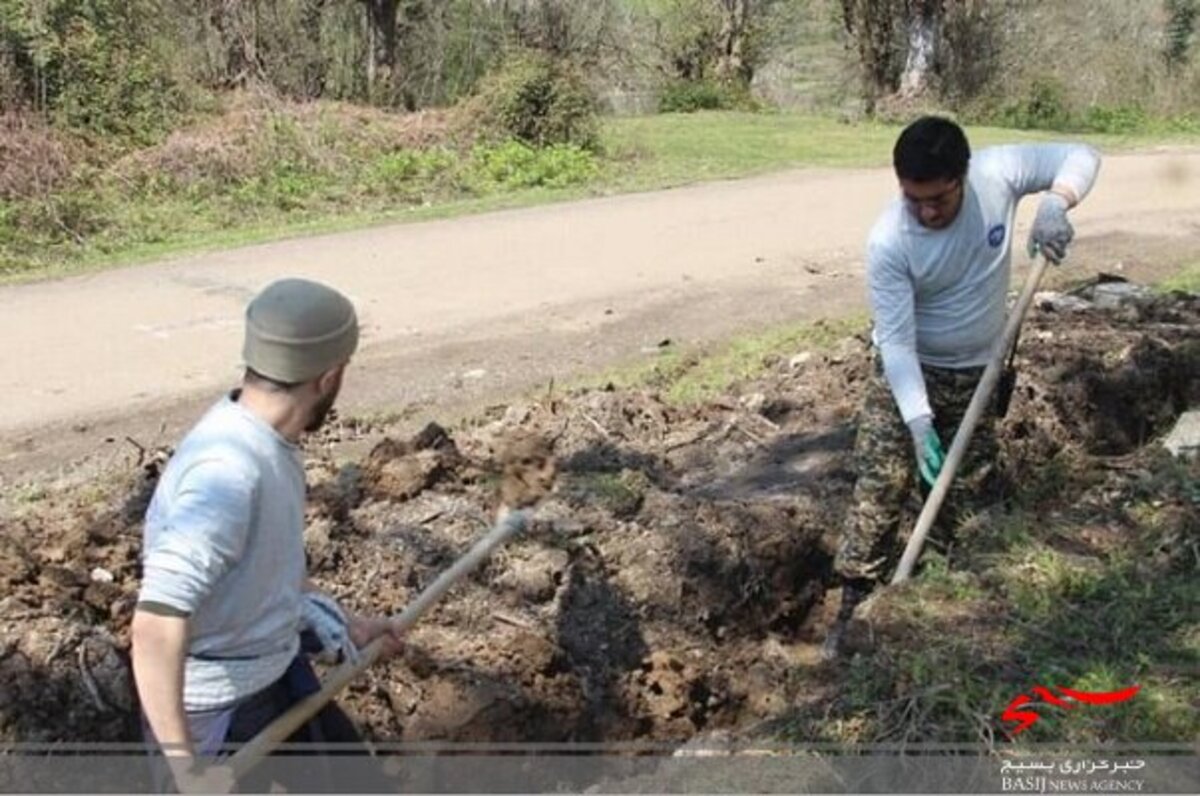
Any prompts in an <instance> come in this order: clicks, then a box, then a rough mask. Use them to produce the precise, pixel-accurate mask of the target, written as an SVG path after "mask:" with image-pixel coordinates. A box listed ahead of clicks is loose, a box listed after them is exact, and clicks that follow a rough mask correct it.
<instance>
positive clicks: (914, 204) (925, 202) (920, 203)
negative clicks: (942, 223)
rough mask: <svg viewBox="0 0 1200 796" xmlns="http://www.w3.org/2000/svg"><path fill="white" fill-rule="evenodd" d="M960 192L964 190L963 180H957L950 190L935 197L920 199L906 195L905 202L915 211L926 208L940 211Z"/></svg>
mask: <svg viewBox="0 0 1200 796" xmlns="http://www.w3.org/2000/svg"><path fill="white" fill-rule="evenodd" d="M960 190H962V180H955V181H954V184H953V185H951V186H950V187H949V188H947V189H946V190H944V191H942V192H941V193H939V194H935V195H933V196H923V197H920V198H918V197H916V196H911V195H909V194H908V193H905V194H904V201H905V202H906V203H907V204H908V206H909V207H911V208H913V209H914V210H920V209H922V208H925V207H928V208H931V209H934V210H938V209H941V208H942V207H945V206H946V205H948V204H949V203H950V201H951V200H952V199H953V198H954V195H955V194H956V193H958V191H960Z"/></svg>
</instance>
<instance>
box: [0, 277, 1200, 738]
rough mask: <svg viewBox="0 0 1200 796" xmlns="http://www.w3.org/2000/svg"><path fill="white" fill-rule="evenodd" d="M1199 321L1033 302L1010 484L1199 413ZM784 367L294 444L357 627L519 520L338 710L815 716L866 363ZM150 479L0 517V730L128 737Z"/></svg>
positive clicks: (386, 734)
mask: <svg viewBox="0 0 1200 796" xmlns="http://www.w3.org/2000/svg"><path fill="white" fill-rule="evenodd" d="M1198 329H1200V306H1198V305H1197V300H1196V299H1195V298H1189V297H1178V296H1177V297H1171V298H1164V299H1161V300H1155V301H1153V302H1148V303H1145V304H1144V305H1138V306H1137V307H1136V308H1134V309H1132V310H1131V309H1129V308H1124V309H1121V310H1119V311H1100V310H1087V311H1084V312H1079V313H1075V314H1064V313H1055V312H1049V311H1041V310H1038V311H1035V312H1034V313H1033V314H1032V316H1031V318H1030V320H1029V321H1028V324H1027V327H1026V330H1025V334H1024V338H1023V343H1022V346H1021V354H1020V361H1021V365H1022V371H1021V378H1020V381H1019V385H1018V391H1017V395H1016V397H1015V398H1014V400H1013V407H1012V411H1011V413H1010V416H1009V417H1008V419H1007V420H1006V421H1005V423H1004V433H1003V438H1004V444H1005V450H1006V456H1007V457H1008V459H1009V460H1010V461H1011V462H1012V464H1013V466H1016V467H1025V468H1036V467H1039V466H1042V465H1043V464H1044V462H1045V461H1046V460H1047V458H1048V457H1050V456H1053V455H1054V454H1055V453H1057V452H1062V451H1067V450H1069V451H1075V452H1078V453H1079V454H1080V455H1098V454H1107V453H1111V452H1123V451H1126V450H1132V449H1136V448H1137V447H1138V446H1140V445H1143V444H1146V443H1147V442H1149V441H1150V440H1152V439H1153V437H1154V436H1155V435H1158V434H1160V433H1162V432H1163V431H1165V430H1166V428H1167V426H1168V425H1169V423H1170V421H1171V419H1172V418H1173V417H1174V416H1175V415H1177V414H1178V413H1179V412H1180V411H1181V410H1182V409H1183V408H1185V407H1186V406H1188V405H1195V404H1196V403H1197V402H1198V401H1197V399H1198V397H1200V396H1198V395H1197V390H1198V389H1200V388H1198V385H1197V378H1198V376H1197V374H1198V373H1200V369H1198V368H1197V367H1196V361H1195V357H1196V351H1197V345H1198V344H1200V331H1197V330H1198ZM794 354H795V355H787V356H782V357H780V358H779V359H778V360H777V361H774V362H772V363H769V366H768V367H767V369H766V371H765V372H764V373H763V375H762V376H761V377H759V378H756V379H754V380H751V381H749V382H746V383H742V384H739V385H736V386H734V387H733V388H731V389H730V390H729V391H728V392H727V394H725V395H723V396H721V397H719V398H717V399H714V400H710V401H706V402H704V403H701V404H698V405H692V406H680V405H675V404H672V403H670V402H668V401H667V400H665V399H664V398H663V397H662V396H661V395H660V394H658V393H656V392H654V391H653V390H623V391H618V390H615V389H599V390H581V391H576V392H571V393H568V394H563V395H549V396H546V397H545V398H542V399H540V400H536V401H527V402H522V403H518V404H515V405H512V406H509V407H504V408H498V409H496V410H494V411H492V412H489V413H486V414H484V415H482V416H480V417H478V418H476V419H474V420H473V421H471V422H470V423H467V424H465V425H464V427H462V428H460V429H456V430H455V431H454V433H453V434H452V433H451V432H450V431H447V430H446V429H444V428H441V427H438V426H434V425H431V426H429V427H428V428H426V429H425V430H424V431H422V432H421V433H420V434H418V435H416V437H414V438H412V439H408V440H395V439H387V440H384V441H383V442H380V443H379V444H378V445H376V447H375V448H374V449H373V450H372V451H371V453H370V454H369V455H367V456H366V457H365V458H364V459H363V460H362V461H361V462H350V463H346V462H342V461H339V460H338V459H337V450H338V449H337V447H336V446H332V447H331V446H329V445H326V444H325V442H326V439H325V438H319V439H317V440H315V441H314V442H313V443H312V444H311V446H310V447H311V450H310V452H309V453H310V462H309V468H308V473H309V479H310V488H311V490H312V496H313V499H312V501H310V506H309V512H308V530H307V533H306V542H307V545H308V551H309V556H310V572H311V573H312V575H313V576H314V579H315V580H316V581H317V582H318V584H319V585H321V586H322V587H324V588H325V589H327V590H328V591H329V592H331V593H332V594H334V595H335V596H337V597H338V598H339V599H341V600H342V601H343V602H344V603H345V604H346V605H347V606H348V607H351V608H353V609H354V610H357V611H363V612H377V613H386V614H392V613H396V612H398V611H399V610H400V609H401V608H402V607H403V606H404V605H405V604H406V602H407V601H409V600H410V599H412V598H413V597H414V596H415V595H416V594H417V593H418V592H419V591H420V589H421V588H423V587H424V586H426V585H428V584H429V583H430V582H431V581H432V580H433V579H434V578H435V577H436V576H437V575H438V574H439V573H440V572H441V571H442V570H444V569H445V568H446V567H447V566H449V565H450V564H451V563H452V562H453V561H454V560H455V559H456V558H457V557H458V556H459V555H461V554H462V553H464V552H465V551H466V550H467V549H468V548H469V546H470V545H471V543H472V542H473V541H475V540H476V539H477V538H478V537H479V536H480V534H482V533H483V532H485V531H486V529H487V528H488V527H489V526H490V524H491V522H492V519H493V512H494V509H495V508H496V506H497V505H498V503H499V502H501V498H502V499H503V501H504V502H506V503H509V504H510V505H512V506H519V505H522V504H523V503H527V502H529V501H530V500H535V499H536V500H537V501H538V502H537V508H536V511H535V513H534V514H533V520H532V522H531V523H530V527H529V529H528V531H527V532H526V533H525V534H524V535H523V536H521V537H519V538H517V539H515V540H514V541H512V542H511V543H509V544H508V545H507V546H506V547H504V548H502V549H501V550H499V551H498V552H497V553H496V554H495V555H494V556H493V557H492V559H491V560H490V561H489V562H488V563H487V564H486V565H485V566H484V567H483V568H481V569H480V570H479V571H477V572H476V573H475V575H473V576H472V577H470V578H469V579H467V580H466V581H465V582H463V583H461V584H459V585H458V586H457V587H456V588H455V589H454V591H453V592H452V593H451V594H450V595H449V596H448V597H447V598H446V599H445V600H444V601H443V602H442V603H441V604H440V605H439V606H438V607H436V608H435V609H434V610H432V611H431V612H430V614H428V615H427V617H426V619H425V620H423V622H422V623H421V624H420V625H419V626H418V627H417V628H415V629H414V631H413V632H412V634H411V636H410V640H409V644H408V647H407V650H406V652H405V653H404V654H403V655H401V656H400V657H399V658H398V659H396V660H394V661H392V662H389V663H387V664H385V665H381V666H379V667H377V668H376V669H375V670H373V671H372V672H371V673H370V674H369V675H368V676H366V677H364V678H363V679H362V680H361V681H360V682H358V683H356V684H354V685H353V686H352V687H351V688H350V689H349V690H348V692H347V693H346V695H345V697H344V698H343V700H342V702H343V704H344V705H346V706H347V707H348V708H349V709H350V710H351V711H352V712H353V713H354V714H355V715H356V716H357V717H358V718H359V720H360V721H361V723H362V724H363V725H364V727H365V728H366V729H367V730H368V732H369V734H370V735H372V736H374V737H376V738H386V739H389V740H405V741H415V740H476V741H478V740H491V741H505V740H511V741H516V740H522V741H574V740H593V741H594V740H622V739H645V738H651V739H662V740H678V741H683V740H686V739H687V738H689V737H692V736H694V735H696V734H697V733H711V732H714V731H734V732H738V731H744V730H745V729H746V728H748V727H752V726H757V725H758V723H760V722H762V721H764V720H769V719H771V718H773V717H777V716H779V715H781V714H783V713H785V712H786V711H787V710H788V708H789V707H790V706H792V705H794V704H795V703H797V702H800V701H805V702H811V701H812V700H814V699H820V698H821V694H822V693H823V689H832V688H833V687H834V686H835V684H836V682H837V681H836V677H837V672H836V671H835V670H834V669H831V668H829V667H826V666H824V665H823V664H821V663H819V661H818V656H817V650H818V645H819V643H820V642H821V640H822V639H823V637H824V630H825V628H826V627H827V626H828V623H829V622H830V621H831V619H832V611H833V610H835V609H836V605H835V604H834V603H835V600H834V599H833V598H832V596H831V594H829V590H830V588H831V586H832V585H833V584H834V578H833V576H832V573H831V563H832V553H833V550H834V549H835V544H836V540H837V537H838V534H839V531H840V528H841V526H842V524H843V522H844V520H845V515H846V512H847V511H848V510H849V508H850V507H849V505H848V504H849V500H850V493H851V488H852V485H853V478H854V474H853V463H852V461H851V456H850V452H851V448H852V445H853V437H854V416H855V412H856V409H857V405H858V402H859V400H860V396H861V393H862V387H863V384H864V382H865V380H866V377H867V375H868V373H869V372H870V368H871V367H872V362H871V354H870V351H869V349H868V347H867V345H866V343H865V342H864V341H863V340H861V339H857V338H856V339H852V340H847V341H845V342H844V343H843V344H842V345H841V346H839V347H837V348H836V349H835V350H833V351H826V352H794ZM550 439H553V440H554V446H553V447H554V456H553V457H551V456H550V454H549V449H548V447H547V446H546V442H545V441H546V440H550ZM512 440H524V442H521V443H520V444H517V445H513V444H511V441H512ZM538 440H540V441H538ZM514 465H516V469H514ZM555 465H556V466H555ZM506 468H507V472H508V474H509V476H510V478H506V477H505V472H506ZM556 469H557V475H558V487H557V489H556V490H555V491H554V492H552V493H550V494H543V492H545V490H546V488H547V487H548V486H549V484H550V482H551V481H552V480H553V477H554V475H555V470H556ZM517 471H519V472H521V473H523V474H524V475H522V477H520V478H518V479H515V480H512V479H511V476H512V475H513V473H514V472H517ZM149 484H152V478H148V477H147V476H145V475H144V474H141V473H139V474H136V475H131V476H130V478H129V479H128V480H127V481H126V482H125V483H123V484H120V485H119V488H117V489H115V490H113V491H112V493H111V494H108V495H105V496H102V497H101V498H95V497H93V498H92V499H91V500H90V502H88V501H85V500H83V499H82V498H81V497H79V496H66V497H62V496H53V497H50V498H47V499H45V500H43V501H41V502H40V503H36V504H34V505H32V506H30V507H27V508H26V510H24V511H23V512H21V513H19V514H14V515H13V516H12V517H10V518H8V519H6V520H5V529H4V532H3V533H0V579H2V581H3V583H4V584H5V590H6V594H7V596H6V598H5V599H4V600H3V601H2V602H0V626H2V627H3V630H0V673H5V676H4V677H3V678H2V679H0V682H3V683H5V684H6V687H5V689H4V690H3V692H2V693H0V738H3V739H19V740H32V739H35V738H36V739H47V740H49V739H64V740H96V741H99V740H116V739H131V738H133V737H136V722H135V721H134V720H133V712H132V708H131V706H132V698H131V696H130V694H129V692H128V675H127V673H125V674H124V675H122V676H118V675H117V671H118V670H121V671H124V670H123V669H122V668H121V667H123V666H124V665H125V661H126V655H127V632H126V624H127V621H128V615H129V610H130V608H131V605H132V600H133V598H134V595H135V593H136V586H137V578H138V574H139V573H138V562H137V556H138V550H139V541H140V527H139V518H138V512H137V511H133V510H131V508H130V507H131V506H132V507H134V508H136V507H139V506H140V507H142V508H144V496H145V494H146V487H147V486H148V485H149ZM501 492H503V495H501ZM130 495H136V499H133V498H130V497H127V496H130ZM38 639H41V640H40V641H39V640H38ZM56 648H57V649H56ZM81 649H83V650H85V652H84V662H85V663H86V667H84V666H81V665H80V663H79V661H80V659H79V650H81ZM118 663H119V664H120V665H118ZM798 673H801V674H799V675H798ZM89 678H90V680H91V684H90V685H89ZM8 683H19V687H8V686H7V684H8ZM93 686H94V688H93ZM96 693H98V694H99V697H98V698H97V697H96V696H95V694H96ZM39 705H40V706H44V707H36V706H39Z"/></svg>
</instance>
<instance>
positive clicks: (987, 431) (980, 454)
mask: <svg viewBox="0 0 1200 796" xmlns="http://www.w3.org/2000/svg"><path fill="white" fill-rule="evenodd" d="M921 370H922V372H923V373H924V376H925V387H926V390H927V392H928V395H929V404H930V406H931V407H932V408H933V414H934V427H935V428H936V429H937V433H938V436H939V437H940V438H941V440H942V445H943V446H944V447H945V448H946V450H947V451H949V449H950V443H951V441H952V440H953V439H954V434H955V432H956V431H957V430H958V425H959V423H960V422H961V421H962V418H963V415H964V414H966V410H967V405H968V404H970V403H971V396H972V395H973V394H974V392H975V387H976V385H978V384H979V379H980V377H981V376H982V375H983V368H981V367H980V368H967V369H963V370H950V369H946V368H932V367H928V366H922V368H921ZM998 452H999V448H998V445H997V443H996V418H995V415H994V412H991V411H989V412H986V413H985V414H984V416H983V417H982V418H980V420H979V423H978V425H976V427H975V433H974V435H972V437H971V444H970V446H969V447H968V448H967V452H966V454H965V456H964V457H963V461H962V463H961V464H960V465H959V468H958V472H957V475H956V476H955V479H954V484H953V486H951V488H950V493H949V494H948V495H947V500H946V503H945V504H944V505H943V507H942V511H941V513H940V514H939V518H938V522H937V524H936V525H935V527H934V533H932V534H931V536H930V542H932V543H936V541H937V538H936V537H938V536H941V537H945V536H946V534H947V531H948V530H949V529H951V528H953V527H954V526H955V525H956V524H957V523H958V522H959V521H960V520H961V518H962V515H963V513H964V511H965V510H968V509H970V508H971V507H972V506H973V504H974V503H975V498H986V497H987V496H990V494H989V493H990V492H991V491H992V490H993V489H994V487H995V485H996V479H995V471H996V460H997V455H998ZM854 459H855V465H856V467H857V468H858V480H857V481H856V482H855V485H854V502H853V504H852V506H851V509H850V514H849V515H848V516H847V518H846V526H845V528H844V530H843V533H842V538H841V542H840V544H839V545H838V552H837V557H836V559H835V560H834V569H835V570H836V571H837V572H838V574H840V575H841V576H842V577H843V578H846V579H852V578H862V579H868V580H881V579H884V578H887V577H890V570H891V569H892V567H893V566H894V565H895V563H896V562H897V561H898V560H899V555H900V552H901V551H902V549H903V545H902V544H899V543H898V540H897V538H896V536H897V531H898V530H899V527H900V523H901V520H902V519H904V514H905V513H906V511H905V510H906V506H907V505H908V504H909V502H910V500H913V499H914V498H915V497H916V495H914V492H913V486H914V484H920V485H921V488H922V494H926V493H927V492H928V490H927V489H926V488H925V487H924V484H923V483H922V482H921V480H920V477H919V476H918V475H917V467H916V454H915V452H914V450H913V441H912V435H911V434H910V433H909V430H908V426H907V425H905V423H904V420H903V418H901V417H900V410H899V409H898V408H897V407H896V401H895V399H894V398H893V396H892V391H891V388H890V387H889V386H888V383H887V380H886V379H885V378H884V375H883V366H882V362H881V361H880V360H879V357H878V355H877V356H876V358H875V367H874V372H873V374H872V376H871V378H870V379H869V380H868V383H867V391H866V395H865V396H864V398H863V406H862V410H861V412H860V414H859V424H858V436H857V438H856V440H855V443H854ZM913 508H914V509H918V508H919V504H916V503H914V505H913ZM908 513H910V514H912V517H913V521H915V519H916V514H915V512H908ZM909 530H911V529H910V528H906V529H905V536H904V540H905V541H907V532H908V531H909Z"/></svg>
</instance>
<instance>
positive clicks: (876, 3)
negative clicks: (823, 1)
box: [842, 0, 896, 111]
mask: <svg viewBox="0 0 1200 796" xmlns="http://www.w3.org/2000/svg"><path fill="white" fill-rule="evenodd" d="M894 2H896V0H842V24H843V26H844V27H845V29H846V33H847V34H848V35H849V36H850V39H851V41H852V42H853V46H854V49H855V50H856V51H857V53H858V61H859V65H860V67H861V69H862V75H863V80H864V83H865V86H864V88H865V91H864V94H865V98H866V100H867V104H868V111H870V110H871V109H872V108H873V107H874V103H875V100H876V99H877V98H878V97H880V96H882V95H884V94H890V93H892V91H893V90H894V89H895V84H894V83H893V80H894V76H895V72H894V71H893V69H892V33H893V30H894V26H893V21H894V19H895V15H894V13H893V9H894V6H893V3H894Z"/></svg>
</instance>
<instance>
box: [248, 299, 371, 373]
mask: <svg viewBox="0 0 1200 796" xmlns="http://www.w3.org/2000/svg"><path fill="white" fill-rule="evenodd" d="M357 346H358V318H357V317H356V316H355V314H354V305H353V304H351V303H350V300H349V299H347V298H346V297H345V296H343V295H342V294H341V293H339V292H337V291H336V290H334V289H333V288H331V287H328V286H326V285H322V284H321V283H320V282H310V281H309V280H307V279H280V280H279V281H277V282H272V283H271V284H269V285H267V286H266V287H265V288H263V290H262V292H261V293H259V294H258V295H257V296H255V297H254V299H253V300H252V301H251V302H250V305H249V306H248V307H246V342H245V345H244V346H243V348H242V358H243V359H244V360H245V362H246V367H248V368H250V369H251V370H253V371H255V372H256V373H260V374H262V375H263V376H267V377H268V378H271V379H274V380H275V381H280V382H284V383H285V384H300V383H302V382H306V381H309V380H311V379H315V378H316V377H317V376H320V375H321V374H322V373H324V372H325V371H327V370H329V369H330V368H334V367H337V366H338V365H340V364H342V363H343V362H346V361H347V360H348V359H350V355H351V354H353V353H354V349H355V348H356V347H357Z"/></svg>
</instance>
